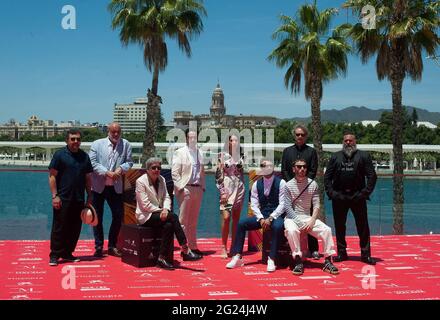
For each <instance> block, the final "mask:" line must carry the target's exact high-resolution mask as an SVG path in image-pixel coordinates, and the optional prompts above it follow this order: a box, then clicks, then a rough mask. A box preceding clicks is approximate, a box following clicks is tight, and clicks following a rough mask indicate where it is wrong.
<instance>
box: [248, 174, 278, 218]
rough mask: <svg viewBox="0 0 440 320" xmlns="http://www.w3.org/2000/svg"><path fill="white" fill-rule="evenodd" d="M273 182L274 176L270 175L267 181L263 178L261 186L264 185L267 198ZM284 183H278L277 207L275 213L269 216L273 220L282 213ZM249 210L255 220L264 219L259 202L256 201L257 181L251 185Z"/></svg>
mask: <svg viewBox="0 0 440 320" xmlns="http://www.w3.org/2000/svg"><path fill="white" fill-rule="evenodd" d="M273 180H274V176H273V175H272V176H271V177H270V178H269V179H267V178H265V177H263V185H264V195H265V196H268V195H269V193H270V189H271V188H272V183H273ZM285 185H286V181H284V180H283V179H281V182H280V194H279V196H278V201H279V202H278V207H276V209H275V211H274V212H272V213H271V214H270V216H271V217H273V218H274V219H276V218H278V217H279V216H280V215H282V214H283V213H284V189H285ZM251 208H252V211H253V212H254V214H255V216H256V217H257V220H260V219H264V216H263V214H262V213H261V211H260V201H259V199H258V190H257V181H255V183H254V184H253V185H252V191H251Z"/></svg>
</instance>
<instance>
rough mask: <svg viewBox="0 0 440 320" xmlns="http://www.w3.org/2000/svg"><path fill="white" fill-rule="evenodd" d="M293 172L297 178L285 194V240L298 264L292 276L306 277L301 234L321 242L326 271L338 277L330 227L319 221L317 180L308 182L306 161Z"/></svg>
mask: <svg viewBox="0 0 440 320" xmlns="http://www.w3.org/2000/svg"><path fill="white" fill-rule="evenodd" d="M293 170H294V172H295V176H294V178H292V179H291V180H290V181H289V182H287V184H286V189H285V190H284V195H285V199H284V206H285V211H286V219H285V220H284V228H285V229H286V231H285V234H286V238H287V240H288V241H289V246H290V248H291V250H292V256H293V258H294V260H295V267H294V269H293V274H295V275H301V274H303V273H304V266H303V263H302V259H301V257H302V251H301V250H302V248H301V243H302V242H303V241H301V235H302V233H307V234H310V235H312V236H314V237H315V238H321V240H322V241H323V248H324V257H325V261H324V268H323V270H324V271H325V272H329V273H331V274H338V273H339V271H338V268H336V267H335V266H334V265H333V263H332V255H333V254H335V253H336V251H335V250H334V242H333V238H332V231H331V229H330V227H328V226H327V225H326V224H324V223H323V222H322V221H321V220H319V219H318V215H319V208H320V204H319V190H318V184H317V183H316V182H315V181H314V180H312V179H310V178H307V165H306V162H305V160H303V159H298V160H296V161H295V162H294V165H293ZM312 205H313V214H312V216H310V207H311V206H312ZM303 249H304V248H303Z"/></svg>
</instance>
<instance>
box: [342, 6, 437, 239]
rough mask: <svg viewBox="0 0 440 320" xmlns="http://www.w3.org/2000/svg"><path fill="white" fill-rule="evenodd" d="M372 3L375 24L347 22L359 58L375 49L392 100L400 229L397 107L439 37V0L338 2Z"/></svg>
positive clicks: (399, 228)
mask: <svg viewBox="0 0 440 320" xmlns="http://www.w3.org/2000/svg"><path fill="white" fill-rule="evenodd" d="M366 5H372V6H373V7H374V8H375V11H376V17H375V24H376V28H375V29H364V28H363V27H362V24H361V23H356V24H354V25H353V26H352V27H351V30H350V32H349V34H350V35H351V37H352V39H353V41H354V43H355V46H356V49H357V51H358V53H359V54H360V56H361V60H362V62H363V63H366V62H367V61H368V59H369V58H370V57H372V56H374V55H376V54H377V57H376V71H377V76H378V78H379V80H384V79H387V80H389V81H390V82H391V87H392V103H393V112H392V114H393V133H392V142H393V161H394V172H393V173H394V174H393V217H394V222H393V233H394V234H403V203H404V197H403V151H402V142H403V141H402V140H403V124H404V121H403V117H402V115H403V108H402V85H403V81H404V79H405V78H406V77H407V76H409V77H410V78H411V79H412V80H413V81H420V80H421V78H422V72H423V59H422V51H423V49H424V50H426V52H427V53H428V54H429V55H435V51H436V48H437V47H438V45H439V44H440V39H439V37H438V35H437V34H436V29H437V28H438V27H439V25H440V24H439V15H438V8H439V1H424V0H410V1H408V0H348V1H346V2H345V3H344V5H343V6H344V7H346V8H351V9H352V10H353V12H354V13H355V14H357V15H360V14H361V12H362V8H363V7H364V6H366Z"/></svg>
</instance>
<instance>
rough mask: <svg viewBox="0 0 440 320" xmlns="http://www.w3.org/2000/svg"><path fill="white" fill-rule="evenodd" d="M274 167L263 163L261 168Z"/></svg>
mask: <svg viewBox="0 0 440 320" xmlns="http://www.w3.org/2000/svg"><path fill="white" fill-rule="evenodd" d="M271 166H272V165H270V164H265V163H262V164H260V168H266V167H271Z"/></svg>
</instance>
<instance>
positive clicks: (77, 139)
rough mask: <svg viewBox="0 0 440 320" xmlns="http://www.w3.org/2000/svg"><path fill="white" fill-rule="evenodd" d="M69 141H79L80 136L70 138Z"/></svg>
mask: <svg viewBox="0 0 440 320" xmlns="http://www.w3.org/2000/svg"><path fill="white" fill-rule="evenodd" d="M69 140H70V141H81V138H70V139H69Z"/></svg>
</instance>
